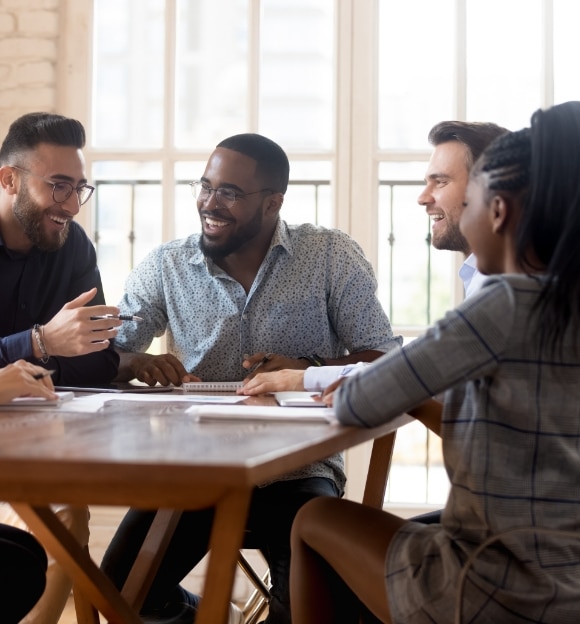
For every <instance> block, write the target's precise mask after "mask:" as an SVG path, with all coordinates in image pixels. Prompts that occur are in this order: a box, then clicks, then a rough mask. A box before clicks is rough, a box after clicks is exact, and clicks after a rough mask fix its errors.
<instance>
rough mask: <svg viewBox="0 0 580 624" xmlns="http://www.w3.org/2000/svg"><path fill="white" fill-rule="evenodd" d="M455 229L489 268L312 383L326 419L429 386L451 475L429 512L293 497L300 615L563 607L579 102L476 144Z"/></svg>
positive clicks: (323, 622)
mask: <svg viewBox="0 0 580 624" xmlns="http://www.w3.org/2000/svg"><path fill="white" fill-rule="evenodd" d="M460 228H461V232H462V234H463V235H464V236H465V238H466V239H467V240H468V242H469V246H470V248H471V249H472V250H473V252H474V253H475V255H476V257H477V263H478V269H479V270H480V271H482V272H483V273H485V274H487V275H489V276H490V277H489V278H488V280H487V282H486V284H485V285H484V287H483V288H482V290H481V292H480V293H479V294H478V295H475V296H473V297H472V298H470V299H468V300H466V301H465V302H464V303H463V304H461V305H460V306H459V307H457V308H456V309H455V310H453V311H451V312H449V313H448V314H447V315H446V316H445V317H444V318H443V319H442V320H440V321H439V322H437V323H435V325H434V326H433V327H432V328H431V329H429V330H428V331H427V333H426V334H425V335H424V336H422V337H420V338H417V339H416V340H415V341H413V342H411V343H410V344H408V345H406V346H404V347H403V348H402V349H401V350H397V351H394V352H391V353H389V354H387V355H385V356H383V357H382V358H380V359H379V360H376V361H375V362H374V363H373V364H371V365H370V366H368V367H367V368H366V369H365V370H364V371H363V372H361V373H360V374H359V375H355V376H353V377H350V378H347V379H346V380H345V381H343V382H342V383H341V384H338V385H335V386H334V387H330V388H329V389H327V393H326V401H327V403H332V404H333V405H334V407H335V410H336V413H337V416H338V419H339V420H340V422H341V423H343V424H347V425H355V426H361V427H373V426H376V425H378V424H380V423H384V422H388V421H389V420H390V419H392V418H394V417H395V416H397V415H398V414H400V413H401V412H403V411H409V410H411V411H412V410H413V408H416V407H417V406H419V405H420V404H422V402H424V401H426V400H428V399H429V397H431V396H434V395H436V394H438V393H440V392H443V391H445V401H444V404H443V409H442V412H441V414H440V417H439V419H438V421H436V422H431V423H430V424H431V427H432V428H433V429H434V430H437V431H439V432H440V435H441V437H442V439H443V455H444V461H445V466H446V470H447V473H448V475H449V479H450V483H451V489H450V493H449V498H448V500H447V503H446V506H445V509H444V511H443V513H442V517H441V523H440V524H431V525H424V524H419V523H417V522H412V521H406V520H404V519H402V518H399V517H397V516H394V515H392V514H389V513H386V512H384V511H380V510H376V509H372V508H368V507H364V506H363V505H360V504H357V503H353V502H350V501H346V500H339V499H329V498H319V499H317V500H313V501H311V502H309V503H307V504H306V505H305V506H304V507H303V508H302V509H301V510H300V511H299V513H298V515H297V517H296V519H295V522H294V525H293V532H292V567H291V600H292V614H293V618H294V619H295V621H296V622H300V624H314V623H316V624H327V623H330V622H341V624H348V623H349V622H353V623H354V622H358V619H357V617H358V616H357V613H358V612H359V611H360V608H361V604H363V605H365V607H366V608H368V609H369V610H370V611H371V612H372V613H373V614H374V616H376V617H377V618H378V619H379V620H380V621H381V622H392V623H396V624H399V623H401V624H402V623H405V624H423V623H425V624H426V623H434V622H435V623H441V624H448V623H450V622H453V621H455V622H472V623H488V622H489V623H493V624H496V623H498V622H501V623H502V624H505V623H511V622H518V623H520V622H543V623H548V622H554V623H558V624H562V623H566V622H570V623H571V622H577V621H578V617H579V613H580V591H579V586H580V491H579V484H580V453H579V452H578V447H579V443H580V244H579V242H578V241H580V102H567V103H565V104H561V105H558V106H554V107H552V108H550V109H547V110H540V111H537V112H536V113H535V114H534V115H533V116H532V119H531V125H530V127H529V128H526V129H523V130H520V131H518V132H513V133H508V134H505V135H503V136H501V137H499V138H498V139H496V140H495V141H494V142H493V143H492V144H491V145H490V146H489V147H488V148H487V149H486V150H485V152H484V153H483V154H482V156H481V157H480V158H479V160H478V161H477V163H476V164H475V166H474V168H473V170H472V172H471V176H470V182H469V186H468V190H467V195H466V200H465V204H464V211H463V213H462V216H461V221H460ZM574 535H575V536H576V537H575V539H573V537H572V536H574ZM454 618H455V619H454Z"/></svg>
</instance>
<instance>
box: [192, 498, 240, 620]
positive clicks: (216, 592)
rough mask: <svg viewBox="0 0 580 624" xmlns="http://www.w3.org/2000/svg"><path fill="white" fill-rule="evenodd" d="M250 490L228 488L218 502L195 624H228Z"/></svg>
mask: <svg viewBox="0 0 580 624" xmlns="http://www.w3.org/2000/svg"><path fill="white" fill-rule="evenodd" d="M251 494H252V489H251V488H248V489H235V490H230V491H229V492H228V493H227V494H226V495H225V496H224V497H223V498H222V499H221V500H220V501H219V502H218V503H217V506H216V509H215V516H214V521H213V526H212V532H211V540H210V552H209V561H208V566H207V572H206V578H205V584H204V590H203V596H202V599H201V602H200V605H199V611H198V614H197V617H196V620H195V621H196V624H227V621H228V610H229V602H230V599H231V596H232V588H233V586H234V577H235V573H236V565H237V561H238V553H239V551H240V548H241V547H242V543H243V539H244V530H245V528H246V519H247V515H248V508H249V505H250V497H251Z"/></svg>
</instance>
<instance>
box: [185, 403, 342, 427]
mask: <svg viewBox="0 0 580 624" xmlns="http://www.w3.org/2000/svg"><path fill="white" fill-rule="evenodd" d="M187 412H188V413H189V414H193V415H195V417H196V420H198V421H199V422H212V421H213V422H216V421H228V420H229V421H265V420H267V421H269V422H303V423H318V424H320V423H335V422H337V421H336V416H335V415H334V410H333V409H332V408H328V407H324V408H319V409H312V408H311V407H278V406H263V405H259V406H254V405H193V406H191V407H190V408H189V409H188V410H187Z"/></svg>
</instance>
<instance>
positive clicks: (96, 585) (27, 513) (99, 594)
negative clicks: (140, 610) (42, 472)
mask: <svg viewBox="0 0 580 624" xmlns="http://www.w3.org/2000/svg"><path fill="white" fill-rule="evenodd" d="M11 504H12V507H13V508H14V509H15V510H16V512H17V513H18V514H19V515H20V517H21V518H22V519H23V520H24V522H26V524H27V525H28V526H29V527H30V529H31V530H32V532H33V533H34V534H35V535H36V536H37V537H38V539H39V540H40V542H41V543H42V545H43V546H44V547H45V548H46V549H47V550H48V551H49V552H50V553H51V555H52V556H53V557H54V558H55V559H56V560H57V561H58V562H59V564H60V565H61V566H62V568H63V570H64V571H65V572H66V573H67V574H68V575H69V577H70V578H71V579H74V584H75V589H76V590H80V591H81V592H82V593H83V595H84V596H85V597H86V598H87V599H88V600H89V601H90V602H91V604H93V605H95V607H96V608H97V609H98V610H99V612H100V613H102V614H103V615H104V616H105V618H107V621H108V622H109V624H140V623H141V619H140V618H139V616H138V615H137V613H135V611H134V610H133V609H131V607H130V606H129V605H128V604H127V602H126V601H125V600H124V599H123V598H122V596H121V595H120V593H119V592H118V591H117V589H116V587H115V586H114V585H113V583H112V582H111V581H110V580H109V579H108V578H107V577H106V576H105V575H104V574H103V573H102V572H101V570H99V568H98V567H97V566H96V564H95V563H94V562H93V560H92V559H91V558H90V556H89V552H88V549H86V548H84V547H82V546H81V545H80V544H79V542H78V541H77V540H76V539H75V538H74V536H73V535H72V534H71V533H70V532H69V531H68V529H67V528H66V527H65V526H64V524H63V523H62V522H61V521H60V520H59V519H58V517H57V516H56V515H55V514H54V513H53V512H52V511H51V509H50V507H36V506H33V505H27V504H26V503H11ZM89 621H90V620H89Z"/></svg>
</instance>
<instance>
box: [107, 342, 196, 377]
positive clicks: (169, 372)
mask: <svg viewBox="0 0 580 624" xmlns="http://www.w3.org/2000/svg"><path fill="white" fill-rule="evenodd" d="M119 353H120V356H121V364H120V366H119V372H120V374H119V377H118V379H122V380H124V381H129V380H130V379H133V378H136V379H138V380H139V381H142V382H143V383H146V384H147V385H149V386H154V385H155V384H157V383H160V384H161V385H162V386H169V385H171V384H173V385H174V386H180V385H181V384H182V383H183V382H184V381H201V379H200V378H199V377H196V376H195V375H193V374H191V373H188V372H187V371H186V370H185V367H184V366H183V364H182V363H181V362H180V361H179V360H178V359H177V358H176V357H175V356H174V355H171V354H170V353H164V354H162V355H152V354H150V353H129V352H124V351H119ZM127 370H129V371H130V373H129V374H127ZM121 373H122V374H121Z"/></svg>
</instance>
